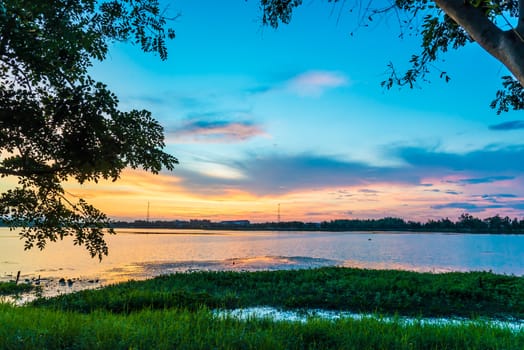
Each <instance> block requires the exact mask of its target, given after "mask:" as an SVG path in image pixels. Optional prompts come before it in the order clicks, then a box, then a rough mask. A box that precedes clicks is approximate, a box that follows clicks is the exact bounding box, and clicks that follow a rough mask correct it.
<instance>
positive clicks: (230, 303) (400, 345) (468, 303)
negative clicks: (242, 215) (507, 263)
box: [0, 268, 524, 350]
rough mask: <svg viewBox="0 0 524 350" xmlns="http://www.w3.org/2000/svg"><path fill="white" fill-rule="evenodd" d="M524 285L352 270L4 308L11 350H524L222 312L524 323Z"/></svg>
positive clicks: (230, 279) (216, 279) (227, 278)
mask: <svg viewBox="0 0 524 350" xmlns="http://www.w3.org/2000/svg"><path fill="white" fill-rule="evenodd" d="M523 293H524V286H523V279H522V278H520V277H512V276H501V275H494V274H491V273H449V274H421V273H412V272H405V271H404V272H402V271H373V270H359V269H347V268H321V269H313V270H295V271H273V272H253V273H235V272H198V273H189V274H176V275H170V276H161V277H158V278H155V279H152V280H148V281H141V282H129V283H123V284H118V285H113V286H109V287H106V288H103V289H101V290H87V291H82V292H79V293H74V294H69V295H63V296H60V297H55V298H48V299H38V300H36V301H34V302H33V303H31V304H29V305H26V306H23V307H15V306H13V305H8V304H0V325H2V327H0V348H1V349H35V348H37V349H175V348H176V349H275V350H276V349H364V350H365V349H399V350H404V349H406V350H407V349H410V350H416V349H523V348H524V332H518V331H514V330H512V329H510V328H509V327H504V326H500V325H497V324H495V323H490V322H488V321H480V320H479V321H472V322H465V323H461V324H455V323H449V324H447V323H446V324H429V323H424V322H418V321H415V322H414V323H408V322H406V321H404V320H403V319H402V318H398V317H393V319H392V320H391V319H388V320H381V319H379V318H376V317H366V318H363V319H359V320H354V319H350V318H343V319H337V320H327V319H319V318H309V319H308V320H307V321H306V322H299V321H295V322H292V321H274V320H270V319H258V318H249V319H247V320H240V319H236V318H234V317H232V316H223V314H220V315H219V314H217V313H214V312H213V311H210V310H212V309H217V308H237V307H247V306H257V305H268V306H274V307H282V308H323V309H335V310H352V311H366V312H368V311H371V312H379V313H382V312H383V311H386V312H385V314H401V315H417V316H430V315H432V316H435V315H440V316H442V315H447V316H451V315H454V316H461V315H462V316H464V315H469V316H479V315H482V316H489V317H506V318H508V317H515V318H521V317H522V315H523V314H524V311H523V309H524V307H523V304H522V303H523V302H524V301H523V300H524V298H523Z"/></svg>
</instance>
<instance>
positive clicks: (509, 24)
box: [261, 0, 524, 113]
mask: <svg viewBox="0 0 524 350" xmlns="http://www.w3.org/2000/svg"><path fill="white" fill-rule="evenodd" d="M342 1H343V2H344V4H346V3H347V2H346V0H327V2H328V3H336V2H342ZM348 3H350V4H351V2H348ZM352 3H353V5H350V7H351V8H358V9H359V13H360V15H359V18H358V24H359V25H361V26H367V25H368V24H369V23H370V22H371V21H373V20H374V19H375V18H376V17H378V16H388V15H391V16H396V17H397V19H398V23H399V26H400V31H401V34H400V35H401V36H403V35H404V33H405V32H408V31H412V32H415V33H417V34H420V37H421V38H422V42H421V48H422V50H421V52H420V53H418V54H414V55H413V56H412V57H411V60H410V65H411V68H409V69H408V70H407V71H406V72H404V73H402V74H399V72H397V70H396V69H395V68H394V65H393V64H390V65H389V68H390V73H391V74H390V76H389V78H388V79H386V80H385V81H383V82H382V85H383V86H384V87H386V88H388V89H389V88H391V87H393V86H404V85H407V86H409V87H411V88H413V87H414V86H415V85H416V83H417V82H418V81H419V80H427V79H428V74H429V73H430V71H431V70H432V69H433V67H434V66H433V64H432V63H433V62H435V61H438V60H440V58H441V55H442V54H444V53H446V52H447V51H448V50H450V49H459V48H461V47H464V46H466V45H467V44H470V43H473V42H476V43H478V44H479V45H480V46H481V47H482V48H483V49H484V50H485V51H486V52H488V53H489V54H490V55H492V56H493V57H495V58H496V59H497V60H499V61H500V62H501V63H503V64H504V65H505V66H506V67H507V68H508V70H509V71H510V72H511V74H512V75H511V76H503V77H502V85H503V88H502V89H501V90H499V91H498V92H497V94H496V98H495V99H494V100H493V102H492V103H491V107H492V108H495V109H496V110H497V113H500V112H506V111H508V110H509V109H515V110H517V109H524V87H523V85H524V0H390V1H386V2H379V1H376V2H374V1H373V0H371V1H366V2H364V1H361V0H353V1H352ZM301 4H302V0H261V8H262V11H263V17H262V21H263V23H264V24H267V25H270V26H272V27H275V28H276V27H278V25H279V23H289V22H290V20H291V15H292V12H293V10H294V9H295V8H296V7H298V6H300V5H301ZM469 64H474V63H471V62H470V63H469ZM439 75H440V77H441V78H443V79H445V81H446V82H447V81H449V79H450V77H449V75H448V74H447V73H446V72H445V71H440V72H439Z"/></svg>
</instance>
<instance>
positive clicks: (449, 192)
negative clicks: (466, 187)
mask: <svg viewBox="0 0 524 350" xmlns="http://www.w3.org/2000/svg"><path fill="white" fill-rule="evenodd" d="M444 193H446V194H452V195H454V196H458V195H459V194H462V192H458V191H451V190H448V191H445V192H444Z"/></svg>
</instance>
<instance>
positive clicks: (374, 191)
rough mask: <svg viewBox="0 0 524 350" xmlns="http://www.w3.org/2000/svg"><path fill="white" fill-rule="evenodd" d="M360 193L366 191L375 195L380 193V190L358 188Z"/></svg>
mask: <svg viewBox="0 0 524 350" xmlns="http://www.w3.org/2000/svg"><path fill="white" fill-rule="evenodd" d="M358 191H359V192H360V193H366V194H371V195H374V194H377V193H380V191H376V190H371V189H369V188H363V189H361V190H358Z"/></svg>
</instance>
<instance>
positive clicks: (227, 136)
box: [170, 120, 266, 143]
mask: <svg viewBox="0 0 524 350" xmlns="http://www.w3.org/2000/svg"><path fill="white" fill-rule="evenodd" d="M260 135H266V132H265V131H264V130H263V129H262V128H261V127H260V126H259V125H255V124H253V123H251V122H248V121H240V122H235V121H225V120H214V121H209V120H196V121H190V122H187V123H186V124H184V125H183V126H182V127H180V128H178V129H176V130H175V131H174V132H172V133H171V135H170V136H171V137H174V138H175V142H176V138H181V139H183V140H187V139H191V140H193V141H196V142H202V143H229V142H240V141H245V140H248V139H250V138H253V137H255V136H260Z"/></svg>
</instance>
